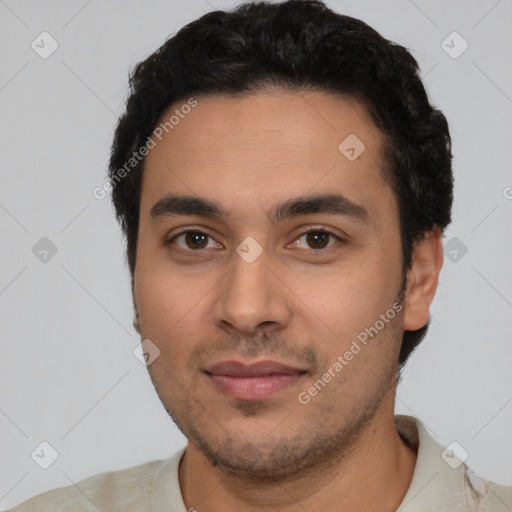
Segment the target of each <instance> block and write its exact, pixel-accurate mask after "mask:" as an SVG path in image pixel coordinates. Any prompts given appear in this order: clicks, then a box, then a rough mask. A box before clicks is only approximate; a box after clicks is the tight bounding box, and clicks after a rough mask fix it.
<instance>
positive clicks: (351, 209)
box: [149, 194, 370, 223]
mask: <svg viewBox="0 0 512 512" xmlns="http://www.w3.org/2000/svg"><path fill="white" fill-rule="evenodd" d="M149 213H150V217H151V219H152V220H159V219H162V218H167V217H174V216H179V215H199V216H201V217H207V218H218V219H221V220H227V219H228V218H229V212H228V211H227V210H226V209H225V208H224V206H223V205H222V204H221V203H219V202H217V201H213V200H211V199H207V198H204V197H198V196H188V195H172V194H171V195H166V196H164V197H163V198H161V199H160V200H158V201H157V202H156V203H155V204H154V205H153V207H152V208H151V210H150V212H149ZM315 213H324V214H329V215H343V216H346V217H349V218H351V219H353V220H355V221H358V222H368V220H369V217H370V216H369V213H368V210H367V209H366V208H364V207H363V206H361V205H359V204H356V203H354V202H353V201H351V200H350V199H348V198H347V197H345V196H343V195H341V194H316V195H312V196H300V197H295V198H291V199H287V200H286V201H283V202H282V203H279V204H277V205H275V206H274V207H273V208H272V209H271V210H270V211H268V212H267V217H268V218H269V219H270V220H271V221H272V222H274V223H278V222H281V221H282V220H284V219H288V218H293V217H298V216H300V215H311V214H315Z"/></svg>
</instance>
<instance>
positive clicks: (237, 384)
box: [204, 360, 308, 401]
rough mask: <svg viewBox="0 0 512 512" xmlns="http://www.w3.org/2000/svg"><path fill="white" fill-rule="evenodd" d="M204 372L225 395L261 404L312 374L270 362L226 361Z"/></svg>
mask: <svg viewBox="0 0 512 512" xmlns="http://www.w3.org/2000/svg"><path fill="white" fill-rule="evenodd" d="M204 373H205V374H206V376H207V377H208V378H209V379H210V381H211V382H212V383H213V384H214V386H215V387H216V388H217V389H218V390H219V391H221V392H222V393H223V394H225V395H227V396H229V397H231V398H236V399H238V400H252V401H258V400H264V399H266V398H269V397H271V396H272V395H275V394H276V393H278V392H279V391H282V390H284V389H287V388H290V387H292V386H293V385H295V384H297V382H298V381H299V380H300V379H301V378H302V377H303V376H304V375H305V374H307V373H308V372H307V370H303V369H299V368H293V367H291V366H287V365H284V364H281V363H278V362H276V361H268V360H267V361H259V362H257V363H253V364H250V365H248V364H244V363H241V362H239V361H222V362H220V363H217V364H214V365H212V366H210V367H208V368H207V369H206V370H204Z"/></svg>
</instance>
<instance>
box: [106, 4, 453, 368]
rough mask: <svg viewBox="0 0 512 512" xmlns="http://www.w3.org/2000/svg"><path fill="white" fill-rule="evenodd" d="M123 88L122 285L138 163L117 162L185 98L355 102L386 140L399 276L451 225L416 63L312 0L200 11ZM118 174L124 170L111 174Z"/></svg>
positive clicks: (437, 124)
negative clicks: (263, 95)
mask: <svg viewBox="0 0 512 512" xmlns="http://www.w3.org/2000/svg"><path fill="white" fill-rule="evenodd" d="M129 85H130V94H129V97H128V99H127V102H126V111H125V113H124V114H123V115H122V116H121V117H120V119H119V122H118V125H117V128H116V131H115V135H114V140H113V144H112V151H111V157H110V163H109V179H110V184H111V186H112V200H113V204H114V207H115V211H116V216H117V219H118V221H119V222H120V224H121V227H122V230H123V233H124V235H125V236H126V257H127V261H128V265H129V269H130V273H131V276H132V280H133V275H134V272H135V265H136V249H137V233H138V226H139V209H140V195H141V183H142V174H143V170H144V159H143V158H139V159H137V160H135V163H134V164H133V169H131V170H130V172H126V163H127V162H128V161H130V159H131V157H132V155H133V154H135V153H137V152H138V151H139V150H140V148H141V147H143V146H144V145H145V144H146V141H147V139H148V137H149V136H150V135H151V134H152V132H153V130H155V128H156V126H157V125H158V123H159V121H160V119H161V117H162V115H163V114H164V113H165V112H166V110H167V109H168V108H169V107H170V106H171V105H173V104H175V103H176V102H179V101H186V100H187V99H190V98H191V97H194V96H196V97H197V96H204V95H208V94H221V95H226V96H235V97H236V96H243V95H244V94H249V93H253V92H257V91H259V90H263V89H264V88H265V87H268V86H278V87H280V88H283V89H289V90H296V91H302V90H319V91H325V92H329V93H334V94H339V95H343V96H345V97H346V96H347V95H348V96H350V97H354V98H356V99H358V100H360V101H361V102H362V103H363V104H364V105H365V107H366V108H367V110H368V112H369V114H370V116H371V118H372V120H373V122H374V123H375V125H376V126H377V127H378V128H379V130H380V132H381V134H382V135H383V140H385V144H384V145H385V160H386V178H387V179H388V181H389V183H390V184H391V186H392V188H393V190H394V192H395V194H396V198H397V203H398V210H399V220H400V233H401V244H402V268H403V273H404V276H405V271H406V270H407V269H408V268H409V267H410V264H411V262H412V253H413V247H414V243H415V242H417V241H419V240H421V239H422V238H423V237H424V236H425V235H426V234H427V233H428V232H430V231H431V230H433V229H434V228H435V227H436V226H438V227H440V228H441V229H444V228H445V227H446V226H447V225H448V224H449V223H450V220H451V207H452V201H453V176H452V169H451V160H452V153H451V138H450V133H449V130H448V124H447V121H446V119H445V117H444V115H443V114H442V113H441V112H440V111H439V110H438V109H436V108H434V107H433V106H432V105H431V104H430V103H429V100H428V98H427V94H426V92H425V88H424V86H423V84H422V81H421V78H420V74H419V66H418V63H417V62H416V60H415V59H414V57H413V56H412V55H411V54H410V53H409V52H408V51H407V50H406V49H405V48H404V47H403V46H400V45H398V44H396V43H393V42H391V41H389V40H387V39H385V38H384V37H382V36H381V35H380V34H379V33H378V32H377V31H375V30H374V29H373V28H371V27H370V26H369V25H367V24H366V23H364V22H362V21H360V20H358V19H355V18H352V17H349V16H345V15H342V14H338V13H336V12H334V11H332V10H331V9H329V8H328V7H327V6H326V5H325V4H324V3H323V2H322V1H320V0H288V1H285V2H281V3H269V2H250V3H245V4H242V5H240V6H238V7H237V8H235V9H234V10H232V11H228V12H226V11H214V12H210V13H208V14H205V15H204V16H202V17H200V18H199V19H197V20H195V21H193V22H191V23H189V24H188V25H186V26H185V27H183V28H182V29H181V30H179V32H178V33H177V34H176V35H174V36H173V37H171V38H169V39H168V40H167V41H166V42H165V43H164V44H163V45H162V46H161V47H160V48H159V49H158V50H156V51H155V52H154V53H153V54H152V55H150V56H149V57H148V58H147V59H145V60H144V61H143V62H140V63H139V64H137V65H136V66H135V68H134V69H133V71H132V72H131V74H130V78H129ZM120 169H125V172H124V173H123V174H122V176H123V177H122V179H120V178H119V176H120V172H119V170H120ZM427 328H428V323H427V325H425V326H424V327H422V328H421V329H419V330H417V331H405V332H404V336H403V340H402V346H401V351H400V356H399V364H400V368H402V366H403V365H404V364H405V362H406V360H407V358H408V357H409V355H410V354H411V352H412V351H413V350H414V348H415V347H416V346H417V345H418V344H419V342H420V341H421V340H422V339H423V337H424V335H425V334H426V331H427Z"/></svg>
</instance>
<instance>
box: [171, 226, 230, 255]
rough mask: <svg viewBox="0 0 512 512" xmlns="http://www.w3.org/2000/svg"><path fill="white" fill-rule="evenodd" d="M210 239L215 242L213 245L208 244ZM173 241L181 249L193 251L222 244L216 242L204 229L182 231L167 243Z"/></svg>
mask: <svg viewBox="0 0 512 512" xmlns="http://www.w3.org/2000/svg"><path fill="white" fill-rule="evenodd" d="M209 241H211V242H213V245H208V244H209ZM172 243H175V244H176V245H177V246H178V248H179V249H183V250H192V251H198V250H201V249H208V248H210V247H220V244H218V243H217V242H215V240H213V238H212V237H211V236H210V235H207V234H206V233H203V232H202V231H182V232H181V233H178V234H177V235H175V236H173V237H172V238H171V239H170V240H169V241H168V242H167V245H171V244H172ZM183 244H184V245H183Z"/></svg>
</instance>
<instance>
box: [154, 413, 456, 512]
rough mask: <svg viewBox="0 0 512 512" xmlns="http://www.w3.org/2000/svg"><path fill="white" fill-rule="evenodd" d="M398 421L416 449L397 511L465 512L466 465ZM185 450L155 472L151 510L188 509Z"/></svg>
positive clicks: (422, 431)
mask: <svg viewBox="0 0 512 512" xmlns="http://www.w3.org/2000/svg"><path fill="white" fill-rule="evenodd" d="M395 424H396V428H397V431H398V433H399V434H400V436H401V437H402V439H404V441H405V442H406V443H407V444H408V445H409V446H410V447H411V448H412V449H414V450H415V451H416V452H417V459H416V466H415V468H414V473H413V477H412V481H411V484H410V486H409V489H408V490H407V493H406V494H405V496H404V498H403V500H402V503H401V504H400V507H399V508H398V511H397V512H431V511H432V510H435V511H436V512H465V511H466V505H465V504H466V498H465V484H464V479H465V472H466V466H465V465H464V464H463V463H460V465H458V466H457V467H456V468H453V467H451V466H450V465H449V464H448V463H447V462H445V460H444V459H443V458H442V457H441V454H442V453H443V451H444V447H443V446H441V445H440V444H439V443H437V442H436V441H435V440H434V439H433V438H432V436H431V435H430V434H429V433H428V431H427V430H426V428H425V427H424V426H423V424H422V423H421V422H420V421H419V420H418V419H416V418H414V417H412V416H405V415H397V416H395ZM185 450H186V447H183V448H182V449H181V450H179V451H178V452H176V453H175V454H174V455H173V456H172V457H170V458H169V459H167V460H166V461H165V462H164V463H163V464H162V465H161V466H160V468H159V469H158V470H157V472H156V473H155V476H154V478H153V489H152V492H151V505H150V510H151V511H152V512H161V511H162V510H172V511H173V512H174V511H175V512H187V509H186V506H185V504H184V502H183V497H182V495H181V490H180V485H179V479H178V468H179V464H180V461H181V458H182V457H183V455H184V453H185ZM459 462H460V461H459ZM455 465H456V463H453V464H452V466H455Z"/></svg>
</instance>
